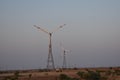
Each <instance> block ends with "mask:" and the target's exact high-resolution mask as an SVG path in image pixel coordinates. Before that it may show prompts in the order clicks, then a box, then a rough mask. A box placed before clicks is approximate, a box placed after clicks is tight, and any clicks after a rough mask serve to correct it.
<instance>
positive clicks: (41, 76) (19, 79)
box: [0, 67, 120, 80]
mask: <svg viewBox="0 0 120 80" xmlns="http://www.w3.org/2000/svg"><path fill="white" fill-rule="evenodd" d="M90 71H93V72H99V73H100V75H101V77H105V78H101V79H99V80H120V68H119V67H117V68H80V69H66V70H62V71H59V70H57V71H49V72H48V71H41V70H19V71H1V72H0V80H62V78H60V75H61V74H65V75H67V76H68V77H70V78H71V80H89V79H87V78H85V77H82V76H80V75H78V74H77V73H78V72H84V73H88V72H90ZM73 78H76V79H73ZM64 80H68V79H64ZM96 80H97V79H96Z"/></svg>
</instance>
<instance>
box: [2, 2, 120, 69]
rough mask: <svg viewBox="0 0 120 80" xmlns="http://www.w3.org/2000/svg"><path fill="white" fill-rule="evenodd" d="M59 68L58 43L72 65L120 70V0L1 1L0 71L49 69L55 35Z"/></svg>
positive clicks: (56, 58) (68, 64) (54, 55)
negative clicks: (114, 67)
mask: <svg viewBox="0 0 120 80" xmlns="http://www.w3.org/2000/svg"><path fill="white" fill-rule="evenodd" d="M63 24H66V26H64V27H63V28H62V29H60V30H58V31H57V32H55V33H54V34H53V37H52V43H53V57H54V61H55V67H61V66H62V58H63V57H62V52H61V48H60V45H59V44H60V43H62V44H63V46H64V47H65V48H66V49H68V50H71V53H68V54H67V56H66V57H67V66H68V67H75V66H76V67H110V66H120V0H0V70H9V69H31V68H37V69H38V68H46V64H47V57H48V40H49V39H48V35H46V34H45V33H43V32H41V31H39V30H37V29H36V28H34V27H33V25H39V26H40V27H42V28H43V29H47V30H48V31H52V30H54V29H55V28H57V27H59V26H60V25H63Z"/></svg>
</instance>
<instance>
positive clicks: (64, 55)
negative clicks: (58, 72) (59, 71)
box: [60, 44, 70, 69]
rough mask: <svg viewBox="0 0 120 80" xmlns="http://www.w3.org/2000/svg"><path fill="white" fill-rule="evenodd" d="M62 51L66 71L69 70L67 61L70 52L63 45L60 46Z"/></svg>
mask: <svg viewBox="0 0 120 80" xmlns="http://www.w3.org/2000/svg"><path fill="white" fill-rule="evenodd" d="M60 46H61V49H62V54H63V65H62V68H63V69H66V68H67V61H66V53H68V52H70V50H66V49H65V48H64V47H63V46H62V44H60Z"/></svg>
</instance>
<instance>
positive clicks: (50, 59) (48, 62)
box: [34, 24, 66, 69]
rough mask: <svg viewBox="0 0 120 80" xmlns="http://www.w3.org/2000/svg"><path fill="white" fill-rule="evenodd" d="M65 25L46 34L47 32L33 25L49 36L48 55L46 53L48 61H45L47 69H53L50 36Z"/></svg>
mask: <svg viewBox="0 0 120 80" xmlns="http://www.w3.org/2000/svg"><path fill="white" fill-rule="evenodd" d="M65 25H66V24H64V25H61V26H59V27H58V28H56V29H55V30H53V31H52V32H48V31H47V30H45V29H42V28H41V27H39V26H36V25H34V27H36V28H37V29H39V30H41V31H43V32H44V33H46V34H48V35H49V53H48V60H47V69H55V65H54V59H53V54H52V41H51V37H52V34H53V33H54V32H56V31H57V30H59V29H60V28H63V26H65Z"/></svg>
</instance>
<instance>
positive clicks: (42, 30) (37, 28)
mask: <svg viewBox="0 0 120 80" xmlns="http://www.w3.org/2000/svg"><path fill="white" fill-rule="evenodd" d="M33 26H34V27H36V28H37V29H39V30H41V31H43V32H45V33H47V34H49V32H48V31H46V30H45V29H42V28H41V27H38V26H36V25H33Z"/></svg>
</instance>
